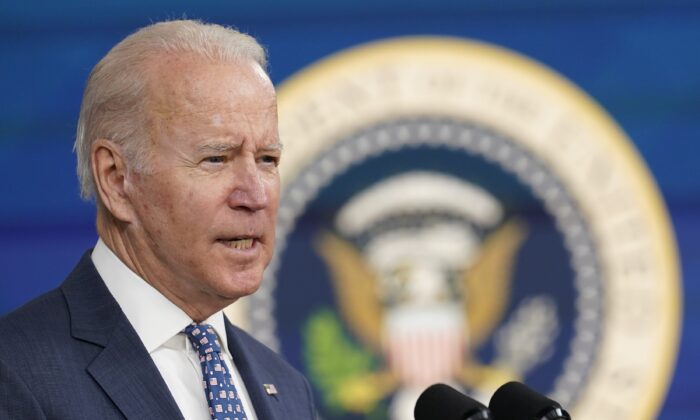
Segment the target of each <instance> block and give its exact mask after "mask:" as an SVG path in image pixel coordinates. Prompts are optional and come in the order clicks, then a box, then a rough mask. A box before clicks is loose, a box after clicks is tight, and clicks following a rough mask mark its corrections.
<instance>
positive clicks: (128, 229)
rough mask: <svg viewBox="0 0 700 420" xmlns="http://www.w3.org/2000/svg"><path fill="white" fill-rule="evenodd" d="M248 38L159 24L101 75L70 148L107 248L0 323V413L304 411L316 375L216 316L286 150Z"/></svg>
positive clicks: (248, 274) (259, 265) (236, 284)
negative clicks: (310, 378) (300, 369)
mask: <svg viewBox="0 0 700 420" xmlns="http://www.w3.org/2000/svg"><path fill="white" fill-rule="evenodd" d="M264 67H265V54H264V51H263V49H262V48H261V47H260V46H259V45H258V44H257V43H256V42H255V40H253V39H252V38H251V37H249V36H247V35H244V34H241V33H239V32H236V31H234V30H232V29H228V28H224V27H221V26H218V25H208V24H203V23H199V22H194V21H172V22H165V23H157V24H154V25H151V26H148V27H146V28H143V29H141V30H140V31H138V32H136V33H135V34H133V35H131V36H129V37H127V38H126V39H124V40H123V41H122V42H120V43H119V44H117V45H116V46H115V47H114V48H113V49H112V50H111V51H110V52H109V53H108V54H107V55H106V56H105V57H104V58H103V59H102V60H101V61H100V62H99V63H98V64H97V66H95V68H94V69H93V71H92V73H91V74H90V77H89V79H88V82H87V86H86V89H85V94H84V97H83V104H82V108H81V112H80V120H79V122H78V133H77V139H76V144H75V150H76V152H77V155H78V173H79V177H80V181H81V186H82V194H83V196H84V197H87V198H90V197H94V198H95V200H96V203H97V231H98V233H99V237H100V239H99V241H98V242H97V245H96V246H95V248H94V250H93V251H92V252H88V253H86V254H85V256H83V258H82V260H81V261H80V262H79V263H78V265H77V267H76V268H75V270H74V271H73V272H72V273H71V274H70V275H69V276H68V278H67V279H66V280H65V282H64V283H63V284H62V285H61V286H60V287H59V288H58V289H57V290H54V291H52V292H49V293H47V294H46V295H43V296H41V297H39V298H38V299H36V300H34V301H33V302H30V303H29V304H27V305H25V306H24V307H22V308H20V309H19V310H17V311H15V312H14V313H12V314H9V315H8V316H6V317H4V318H3V319H2V320H0V337H2V339H0V418H3V419H5V418H10V419H43V418H46V419H83V418H85V419H88V418H89V419H116V418H128V419H177V418H186V419H210V418H211V419H224V418H228V419H243V418H247V419H256V418H257V419H260V420H267V419H312V418H314V408H313V402H312V396H311V391H310V388H309V386H308V384H307V382H306V380H305V379H304V378H303V377H302V376H301V374H299V373H298V372H297V371H295V370H294V369H293V368H291V367H290V366H289V365H287V364H286V363H285V362H284V361H282V360H281V359H280V358H279V357H278V356H277V355H276V354H274V353H273V352H272V351H270V350H269V349H267V348H266V347H264V346H263V345H262V344H260V343H258V342H257V341H255V340H254V339H252V338H251V337H250V336H248V335H247V334H246V333H244V332H243V331H241V330H240V329H238V328H236V327H234V326H232V325H231V324H230V323H229V322H228V320H226V319H225V317H224V315H223V312H222V310H223V308H225V307H226V306H228V305H230V304H231V303H233V302H235V301H236V300H237V299H238V298H240V297H242V296H246V295H249V294H251V293H253V292H255V291H256V290H257V288H258V286H259V285H260V281H261V278H262V273H263V270H264V268H265V266H266V265H267V264H268V262H269V261H270V258H271V256H272V252H273V248H274V242H275V232H274V223H275V217H276V212H277V206H278V198H279V175H278V171H277V165H278V163H279V160H280V154H281V145H280V143H279V138H278V131H277V109H276V99H275V92H274V88H273V86H272V83H271V82H270V79H269V78H268V76H267V75H266V73H265V71H264Z"/></svg>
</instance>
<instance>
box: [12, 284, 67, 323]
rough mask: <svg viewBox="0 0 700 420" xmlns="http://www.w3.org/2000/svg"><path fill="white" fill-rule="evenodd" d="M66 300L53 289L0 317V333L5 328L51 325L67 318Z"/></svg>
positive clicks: (58, 291)
mask: <svg viewBox="0 0 700 420" xmlns="http://www.w3.org/2000/svg"><path fill="white" fill-rule="evenodd" d="M67 313H68V312H67V306H66V300H65V298H64V296H63V293H62V292H61V290H60V289H53V290H51V291H49V292H46V293H44V294H42V295H40V296H38V297H36V298H34V299H32V300H31V301H29V302H27V303H25V304H24V305H22V306H20V307H19V308H17V309H15V310H14V311H12V312H10V313H8V314H5V315H3V316H1V317H0V331H3V330H5V329H7V328H17V327H20V328H21V327H26V326H30V325H31V326H37V325H46V324H53V323H55V322H56V321H58V320H61V319H65V318H66V317H67Z"/></svg>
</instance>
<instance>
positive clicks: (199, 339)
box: [184, 324, 221, 356]
mask: <svg viewBox="0 0 700 420" xmlns="http://www.w3.org/2000/svg"><path fill="white" fill-rule="evenodd" d="M184 331H185V334H187V338H189V339H190V342H191V343H192V345H193V346H194V348H195V350H197V351H198V352H199V355H200V356H206V355H207V354H210V353H211V352H217V353H220V352H221V345H220V344H219V339H218V338H217V336H216V332H215V331H214V328H212V326H211V325H209V324H190V325H188V326H187V327H185V330H184Z"/></svg>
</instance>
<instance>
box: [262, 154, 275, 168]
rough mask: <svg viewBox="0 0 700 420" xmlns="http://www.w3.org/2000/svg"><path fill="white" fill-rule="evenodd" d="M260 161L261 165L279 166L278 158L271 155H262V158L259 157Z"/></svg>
mask: <svg viewBox="0 0 700 420" xmlns="http://www.w3.org/2000/svg"><path fill="white" fill-rule="evenodd" d="M260 161H261V162H263V163H270V164H273V165H275V166H277V165H278V164H279V161H280V158H279V157H277V156H273V155H263V156H262V157H260Z"/></svg>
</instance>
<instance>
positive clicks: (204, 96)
mask: <svg viewBox="0 0 700 420" xmlns="http://www.w3.org/2000/svg"><path fill="white" fill-rule="evenodd" d="M147 74H148V93H147V96H148V109H149V112H150V113H151V114H152V115H153V116H159V117H162V118H166V119H169V118H172V117H186V116H192V117H195V116H197V115H203V114H211V113H224V114H225V113H227V112H234V113H235V112H245V113H258V112H270V110H271V109H276V100H275V92H274V88H273V86H272V83H271V82H270V79H269V78H268V77H267V75H266V74H265V72H264V71H263V70H262V68H261V67H260V65H259V64H258V63H256V62H255V61H253V60H250V59H241V60H236V61H225V62H213V61H210V60H208V59H206V58H204V57H201V56H199V55H195V54H162V55H159V56H157V57H154V58H153V59H152V60H151V61H150V63H149V66H148V69H147Z"/></svg>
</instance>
